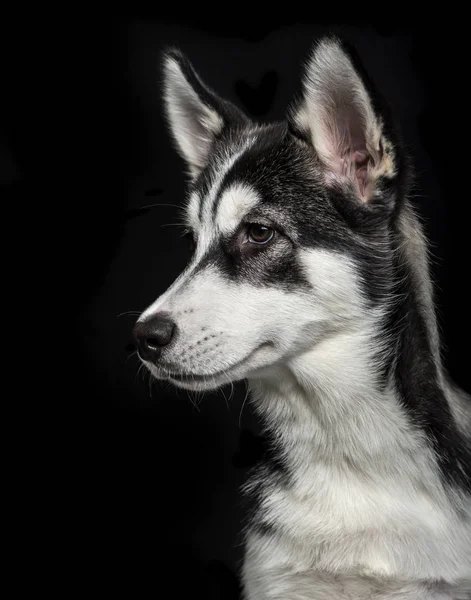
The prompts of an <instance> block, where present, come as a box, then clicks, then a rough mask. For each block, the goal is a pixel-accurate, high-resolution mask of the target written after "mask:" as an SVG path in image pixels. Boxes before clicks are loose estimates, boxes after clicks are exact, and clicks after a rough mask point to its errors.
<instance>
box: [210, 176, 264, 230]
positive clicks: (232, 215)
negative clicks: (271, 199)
mask: <svg viewBox="0 0 471 600" xmlns="http://www.w3.org/2000/svg"><path fill="white" fill-rule="evenodd" d="M259 203H260V197H259V195H258V194H257V192H256V191H255V190H254V189H253V188H251V187H250V186H249V185H246V184H242V183H236V184H233V185H231V186H230V187H229V188H228V189H227V190H225V191H223V192H222V194H221V196H220V199H219V204H218V207H217V213H216V219H215V221H216V226H217V228H218V230H219V231H220V232H221V233H223V234H230V233H232V232H233V231H235V229H236V228H237V227H238V225H239V224H240V222H241V221H242V220H243V218H244V217H245V215H246V214H247V213H248V212H250V211H251V210H252V209H253V208H255V207H256V206H257V204H259Z"/></svg>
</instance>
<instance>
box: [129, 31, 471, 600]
mask: <svg viewBox="0 0 471 600" xmlns="http://www.w3.org/2000/svg"><path fill="white" fill-rule="evenodd" d="M302 89H303V93H302V95H301V96H300V97H299V98H298V99H297V100H296V101H295V102H294V103H293V105H292V106H291V108H290V109H289V111H288V113H287V117H286V120H285V121H283V122H277V123H271V124H259V123H254V122H253V121H252V120H251V119H249V118H248V117H247V116H246V115H245V114H244V113H243V112H242V111H241V110H239V109H238V108H237V107H236V106H234V105H233V104H232V103H230V102H228V101H226V100H223V99H221V98H219V97H218V95H217V94H216V93H215V92H213V91H212V90H211V89H210V88H209V87H207V86H206V85H205V84H204V83H203V82H202V80H201V79H200V77H199V76H198V75H197V74H196V72H195V71H194V69H193V68H192V66H191V64H190V62H189V61H188V60H187V58H185V56H183V55H182V54H181V53H180V52H179V51H178V50H174V49H172V50H169V51H168V52H167V53H166V55H165V58H164V104H165V108H166V115H167V118H168V122H169V125H170V130H171V133H172V136H173V139H174V142H175V145H176V148H177V150H178V151H179V153H180V155H181V156H182V157H183V159H184V160H185V162H186V165H187V167H188V171H189V175H190V185H189V190H188V197H187V203H186V206H185V218H186V224H187V228H188V234H189V236H191V238H192V239H193V241H194V245H195V249H194V254H193V257H192V259H191V261H190V263H189V265H188V267H187V268H186V269H185V270H184V272H183V273H182V274H181V275H180V276H179V277H178V279H176V281H175V282H174V284H173V285H172V286H171V287H170V288H169V289H168V290H167V291H166V292H165V293H164V294H163V295H162V296H160V297H159V298H158V299H157V300H155V302H154V303H153V304H151V305H150V306H149V308H147V310H146V311H145V312H144V313H143V314H142V315H141V317H140V318H139V319H138V321H137V323H136V325H135V329H134V334H135V337H136V340H137V343H138V348H139V354H140V356H141V359H142V360H143V361H144V363H145V365H146V366H147V367H148V369H149V370H150V372H151V373H152V375H153V376H154V377H156V378H157V379H162V380H167V381H169V382H171V383H173V384H175V385H176V386H179V387H181V388H185V389H189V390H212V389H215V388H217V387H219V386H222V385H224V384H227V383H229V382H233V381H237V380H242V379H247V380H248V383H249V387H250V392H251V396H250V397H251V401H252V402H253V405H254V407H255V409H256V411H257V412H258V414H259V415H260V418H261V420H262V422H263V423H264V426H265V430H266V433H267V435H269V436H270V439H271V452H270V459H269V460H268V459H267V461H265V462H264V463H262V464H261V465H260V466H258V467H257V468H256V469H255V471H254V472H253V473H252V475H251V477H250V479H249V482H248V483H247V485H246V487H245V493H246V494H247V495H248V496H249V497H250V498H251V499H252V500H253V503H254V508H253V511H252V513H251V515H250V522H249V525H248V527H247V530H246V534H245V559H244V566H243V572H242V580H243V588H244V595H245V596H244V597H245V598H246V600H321V599H322V600H343V599H347V598H348V599H360V598H361V599H365V598H368V599H371V600H379V599H381V600H387V599H393V598H394V599H399V598H401V599H410V600H412V599H413V600H425V599H435V600H436V599H439V598H440V599H445V598H446V599H455V600H456V599H465V598H471V443H470V432H471V401H470V397H469V396H468V395H466V394H465V393H464V392H463V391H461V390H460V389H458V388H457V387H456V386H455V385H454V384H453V383H452V382H451V381H450V379H449V378H448V376H447V374H446V372H445V370H444V367H443V366H442V362H441V356H440V343H439V336H438V332H437V323H436V317H435V312H434V305H433V297H432V286H431V282H430V278H429V270H428V258H427V247H426V242H425V240H424V236H423V233H422V228H421V225H420V223H419V221H418V219H417V217H416V215H415V214H414V210H413V208H412V206H411V203H410V201H409V200H408V186H409V183H410V177H409V168H408V164H407V161H406V158H405V156H404V152H403V149H402V146H401V141H400V139H399V137H398V134H397V132H396V129H395V127H394V124H393V121H392V119H391V115H390V113H389V111H388V109H387V106H386V104H385V103H384V102H383V100H382V99H381V97H380V95H379V94H378V93H377V91H375V90H374V88H373V86H372V85H371V82H370V81H369V78H368V77H367V75H366V74H365V73H364V70H363V68H362V67H361V65H360V64H359V63H358V61H357V59H356V57H355V56H354V54H352V53H351V52H350V50H347V49H346V47H345V46H344V44H343V43H342V42H341V41H340V40H338V39H337V38H335V37H326V38H323V39H322V40H320V41H319V42H318V43H317V44H316V45H315V47H314V48H313V51H312V54H311V56H310V59H309V61H308V63H307V67H306V70H305V75H304V80H303V84H302Z"/></svg>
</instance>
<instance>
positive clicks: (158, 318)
mask: <svg viewBox="0 0 471 600" xmlns="http://www.w3.org/2000/svg"><path fill="white" fill-rule="evenodd" d="M175 329H176V326H175V323H174V322H173V321H172V319H170V317H169V315H168V314H167V313H160V314H156V315H155V316H153V317H149V318H148V319H146V320H145V321H140V322H138V323H136V324H135V325H134V329H133V334H134V338H135V339H136V342H137V349H138V352H139V355H140V357H141V358H143V359H144V360H148V361H150V362H155V361H156V360H157V359H158V358H159V356H160V353H161V350H162V347H163V346H167V345H168V344H170V342H171V340H172V338H173V335H174V333H175Z"/></svg>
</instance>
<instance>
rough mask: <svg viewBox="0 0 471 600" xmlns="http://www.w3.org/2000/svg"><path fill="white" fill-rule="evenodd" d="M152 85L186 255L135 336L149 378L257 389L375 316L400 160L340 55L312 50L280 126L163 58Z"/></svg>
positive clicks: (329, 42) (325, 46)
mask: <svg viewBox="0 0 471 600" xmlns="http://www.w3.org/2000/svg"><path fill="white" fill-rule="evenodd" d="M164 74H165V86H164V87H165V95H164V99H165V106H166V112H167V117H168V121H169V124H170V129H171V132H172V135H173V138H174V141H175V144H176V147H177V150H178V151H179V152H180V154H181V156H182V157H183V158H184V160H185V161H186V164H187V166H188V170H189V174H190V178H191V182H190V186H189V191H188V200H187V204H186V207H185V219H186V225H187V229H188V235H189V236H191V238H192V239H193V241H194V246H195V250H194V254H193V257H192V260H191V261H190V264H189V265H188V267H187V268H186V270H185V271H184V272H183V273H182V274H181V275H180V277H179V278H178V279H177V280H176V281H175V283H174V284H173V285H172V286H171V287H170V288H169V289H168V290H167V291H166V292H165V293H164V294H163V295H162V296H161V297H160V298H158V299H157V300H156V301H155V302H154V303H153V304H152V305H151V306H150V307H149V308H148V309H147V310H146V311H145V312H144V313H143V314H142V315H141V317H140V318H139V320H138V322H137V323H136V326H135V330H134V331H135V336H136V339H137V342H138V346H139V354H140V356H141V358H142V359H143V360H144V362H145V364H146V365H147V367H148V368H149V369H150V371H151V373H152V374H153V375H154V376H155V377H157V378H159V379H168V380H170V381H171V382H172V383H174V384H175V385H178V386H180V387H183V388H187V389H198V390H203V389H212V388H215V387H218V386H220V385H222V384H225V383H228V382H231V381H235V380H239V379H243V378H246V377H264V376H265V375H269V374H273V373H275V372H277V369H278V370H279V367H280V365H286V364H289V362H290V361H293V360H295V359H296V357H298V356H300V355H302V354H303V353H305V352H308V351H310V350H311V349H312V348H314V347H316V346H317V345H318V344H320V343H321V342H322V341H323V340H325V339H326V338H329V337H331V336H334V335H335V334H336V333H338V332H341V331H346V330H348V328H355V327H358V326H359V324H360V323H363V322H364V321H365V319H368V318H370V316H371V315H372V314H376V313H377V312H378V311H381V310H382V308H383V306H384V303H385V302H386V301H387V299H388V297H389V295H390V292H391V281H392V277H391V271H392V269H393V256H394V248H393V245H392V241H391V228H392V223H393V221H394V215H395V214H396V213H397V211H398V202H397V199H398V198H399V197H400V196H401V187H402V186H403V176H402V167H401V155H400V153H399V150H398V145H397V141H396V138H395V136H394V133H393V131H392V130H391V128H390V125H389V123H388V121H387V119H386V116H385V113H383V112H381V111H380V109H378V106H377V104H374V103H373V100H372V96H371V95H370V93H369V92H368V91H367V83H366V82H365V81H366V80H365V79H364V77H363V76H360V74H359V72H358V71H357V69H356V68H355V66H354V63H353V61H352V59H351V58H350V56H349V54H347V52H346V51H345V49H344V48H343V47H342V45H341V44H340V42H339V41H337V40H336V39H333V38H328V39H325V40H323V41H321V42H320V43H319V44H318V45H317V46H316V47H315V49H314V51H313V54H312V57H311V59H310V61H309V64H308V67H307V71H306V75H305V79H304V82H303V90H304V92H303V95H302V98H301V101H300V102H298V103H297V104H296V105H295V106H293V107H292V108H291V109H290V112H289V115H288V117H287V120H286V122H282V123H275V124H269V125H256V124H254V123H252V122H251V121H250V120H249V119H248V118H247V117H246V116H245V115H244V114H243V113H242V112H241V111H240V110H239V109H237V108H236V107H235V106H233V105H232V104H230V103H229V102H227V101H224V100H221V99H220V98H219V97H218V96H217V95H216V94H215V93H214V92H212V91H211V90H210V89H208V88H207V87H206V86H205V85H204V84H203V83H202V82H201V80H200V79H199V77H198V75H197V74H196V73H195V72H194V70H193V68H192V66H191V65H190V63H189V62H188V61H187V59H186V58H185V57H184V56H182V55H181V54H180V53H179V52H177V51H172V52H169V53H168V54H167V55H166V57H165V61H164Z"/></svg>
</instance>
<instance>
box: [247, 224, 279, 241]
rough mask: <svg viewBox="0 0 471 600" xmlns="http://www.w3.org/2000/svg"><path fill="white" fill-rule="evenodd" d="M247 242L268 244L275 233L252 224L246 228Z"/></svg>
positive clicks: (268, 228)
mask: <svg viewBox="0 0 471 600" xmlns="http://www.w3.org/2000/svg"><path fill="white" fill-rule="evenodd" d="M247 234H248V240H249V242H250V243H251V244H268V242H270V241H271V240H272V239H273V236H274V235H275V232H274V230H273V229H271V228H270V227H265V225H258V224H257V223H252V224H251V225H249V226H248V228H247Z"/></svg>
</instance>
